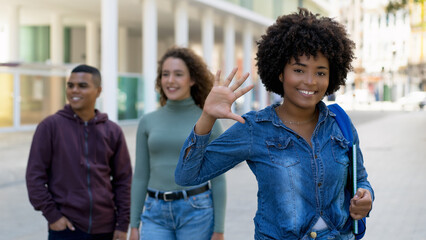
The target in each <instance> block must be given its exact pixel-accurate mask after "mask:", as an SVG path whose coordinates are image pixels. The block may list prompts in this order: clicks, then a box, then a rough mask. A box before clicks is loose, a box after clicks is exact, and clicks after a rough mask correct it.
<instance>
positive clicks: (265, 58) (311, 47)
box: [256, 8, 355, 96]
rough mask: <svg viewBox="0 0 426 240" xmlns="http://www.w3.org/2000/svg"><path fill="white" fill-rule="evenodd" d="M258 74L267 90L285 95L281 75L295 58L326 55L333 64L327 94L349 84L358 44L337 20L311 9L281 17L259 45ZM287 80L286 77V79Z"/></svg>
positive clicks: (331, 64)
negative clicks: (312, 11) (347, 80)
mask: <svg viewBox="0 0 426 240" xmlns="http://www.w3.org/2000/svg"><path fill="white" fill-rule="evenodd" d="M257 45H258V52H257V55H256V60H257V63H256V65H257V67H258V73H259V76H260V78H261V80H262V83H263V84H264V85H265V87H266V90H268V91H271V92H274V93H277V94H279V95H281V96H284V89H283V84H282V82H281V81H280V80H279V75H280V74H281V73H283V70H284V67H285V65H286V64H287V63H289V62H290V61H291V59H295V60H296V61H298V60H299V57H300V56H302V55H306V56H307V57H310V56H313V57H314V58H315V57H316V56H317V54H318V52H320V53H322V54H323V55H324V57H325V58H327V59H328V62H329V65H330V82H329V85H328V88H327V91H326V93H325V95H330V94H332V93H334V92H335V91H337V90H338V89H339V88H340V86H341V85H345V80H346V76H347V74H348V72H349V71H351V70H352V66H351V62H352V60H353V59H354V53H353V49H354V48H355V43H354V42H353V41H352V40H350V39H349V38H348V35H347V33H346V30H345V28H344V26H343V25H342V24H340V23H338V22H337V21H335V20H333V19H331V18H328V17H320V16H319V15H318V14H315V15H314V14H313V13H311V12H310V11H308V10H307V9H304V8H300V9H299V12H298V13H292V14H289V15H283V16H281V17H278V18H277V20H276V22H275V23H274V24H273V25H271V26H270V27H268V29H267V30H266V34H264V35H262V37H261V39H260V40H259V41H258V42H257ZM284 78H285V76H284Z"/></svg>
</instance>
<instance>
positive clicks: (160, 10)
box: [0, 0, 426, 132]
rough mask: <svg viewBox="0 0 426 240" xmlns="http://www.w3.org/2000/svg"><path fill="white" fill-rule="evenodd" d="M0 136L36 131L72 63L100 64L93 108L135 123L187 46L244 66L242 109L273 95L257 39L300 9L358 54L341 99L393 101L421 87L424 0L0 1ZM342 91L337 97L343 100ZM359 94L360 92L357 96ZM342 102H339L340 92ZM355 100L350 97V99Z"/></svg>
mask: <svg viewBox="0 0 426 240" xmlns="http://www.w3.org/2000/svg"><path fill="white" fill-rule="evenodd" d="M0 4H1V6H2V7H1V8H0V84H1V88H0V132H1V131H16V130H21V129H28V128H34V127H35V125H36V124H37V123H38V122H40V121H41V120H42V119H43V118H44V117H46V116H47V115H49V114H52V113H54V112H56V111H57V110H58V109H60V108H62V106H63V105H64V104H65V103H66V99H65V82H66V78H67V76H69V74H70V71H71V69H72V68H73V67H75V66H76V65H77V64H81V63H86V64H89V65H93V66H96V67H98V68H99V69H100V70H101V72H102V75H103V93H102V94H101V98H100V99H99V101H98V104H97V105H98V106H97V107H98V108H100V109H101V110H102V111H105V112H107V113H108V115H109V116H110V118H111V119H112V120H114V121H135V120H137V119H138V118H139V117H141V115H142V114H143V113H146V112H150V111H153V110H155V109H156V108H157V107H158V103H157V93H156V92H155V90H154V85H155V77H156V69H157V61H158V58H159V57H161V55H162V54H163V53H164V52H165V51H166V50H167V48H169V47H170V46H172V45H177V46H187V47H190V48H192V49H194V50H195V51H196V52H197V53H198V54H200V55H201V56H203V58H204V59H205V61H206V63H207V64H208V66H209V67H210V69H211V70H212V71H213V72H215V71H216V70H218V69H222V72H223V73H224V74H223V75H225V74H227V73H229V72H230V71H231V69H232V68H233V67H234V66H238V67H239V70H240V71H239V73H240V74H241V73H242V72H250V73H251V75H250V80H249V81H251V82H253V83H254V84H255V89H254V90H253V91H251V92H250V93H249V94H246V96H244V98H241V99H240V100H239V101H238V102H237V104H236V107H235V108H236V109H235V110H236V111H237V112H239V113H243V112H247V111H249V110H252V109H259V108H263V107H265V106H267V105H268V104H270V103H271V102H272V101H273V96H272V95H270V94H268V93H267V92H266V91H265V90H264V88H263V86H262V84H261V83H260V81H259V79H258V76H257V71H256V68H255V53H256V49H257V46H256V41H257V40H258V39H259V38H260V36H261V35H262V34H264V32H265V30H266V28H267V27H268V26H269V25H271V24H272V23H273V22H274V20H275V19H276V17H277V16H279V15H282V14H287V13H291V12H295V11H297V8H298V7H305V8H307V9H309V10H310V11H312V12H314V13H319V14H321V15H323V16H330V17H336V18H337V19H339V20H340V21H341V22H342V23H344V24H345V25H346V26H347V28H348V31H349V32H350V34H351V37H352V39H353V40H354V41H355V42H356V44H357V49H356V55H357V60H356V62H355V63H354V73H353V74H351V75H350V76H349V78H348V85H347V87H346V88H345V89H342V90H341V92H339V94H338V95H339V96H349V97H350V98H357V100H359V101H396V100H398V99H399V98H400V97H403V96H405V95H407V94H408V93H409V92H412V91H419V90H421V89H422V90H425V87H426V83H425V79H426V76H425V75H426V71H425V70H423V69H424V67H425V66H426V65H425V60H424V53H425V52H426V49H425V48H426V46H423V45H424V41H425V36H424V34H425V29H424V28H425V20H424V7H423V6H424V2H423V1H415V0H411V1H408V2H407V1H404V0H402V2H401V3H399V5H398V4H396V6H397V7H394V8H392V9H391V10H389V1H386V0H375V1H373V0H368V1H367V0H342V1H338V0H286V1H283V0H74V1H64V0H14V1H9V0H0ZM339 96H338V97H339ZM355 96H356V97H355ZM342 99H343V98H342ZM352 100H353V99H352Z"/></svg>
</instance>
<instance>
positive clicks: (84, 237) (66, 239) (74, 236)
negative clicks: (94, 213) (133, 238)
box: [48, 228, 114, 240]
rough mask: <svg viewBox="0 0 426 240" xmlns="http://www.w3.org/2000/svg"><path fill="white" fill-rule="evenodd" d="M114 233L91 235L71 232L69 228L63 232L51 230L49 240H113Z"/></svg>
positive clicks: (77, 230)
mask: <svg viewBox="0 0 426 240" xmlns="http://www.w3.org/2000/svg"><path fill="white" fill-rule="evenodd" d="M113 236H114V233H100V234H89V233H85V232H83V231H81V230H80V229H77V228H75V231H71V230H69V229H68V228H67V229H65V230H63V231H53V230H50V229H49V239H48V240H112V237H113Z"/></svg>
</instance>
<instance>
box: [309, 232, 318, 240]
mask: <svg viewBox="0 0 426 240" xmlns="http://www.w3.org/2000/svg"><path fill="white" fill-rule="evenodd" d="M309 235H310V236H311V238H313V239H315V238H317V233H316V232H311V234H309Z"/></svg>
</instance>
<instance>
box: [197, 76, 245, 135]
mask: <svg viewBox="0 0 426 240" xmlns="http://www.w3.org/2000/svg"><path fill="white" fill-rule="evenodd" d="M237 70H238V69H237V68H234V69H233V70H232V72H231V73H230V74H229V75H228V77H227V78H226V79H225V81H224V82H223V83H221V81H220V71H218V72H217V73H216V76H215V81H214V85H213V88H212V90H211V91H210V93H209V95H208V96H207V99H206V102H205V103H204V108H203V113H202V114H201V116H200V118H199V119H198V121H197V124H196V125H195V133H197V134H200V135H202V134H207V133H209V132H210V131H211V129H212V127H213V125H214V123H215V121H216V119H219V118H227V119H233V120H236V121H238V122H241V123H244V122H245V121H244V119H243V118H242V117H241V116H239V115H237V114H235V113H233V112H232V111H231V106H232V104H233V103H234V102H235V100H237V99H238V98H239V97H241V96H242V95H244V94H245V93H247V92H248V91H250V90H251V89H252V88H253V84H250V85H248V86H246V87H243V88H240V86H241V85H242V84H243V83H244V82H245V81H246V80H247V78H248V76H249V74H248V73H245V74H243V75H242V76H241V78H239V79H236V80H235V81H234V83H233V84H232V85H231V82H232V79H233V78H234V76H235V74H236V73H237Z"/></svg>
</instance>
